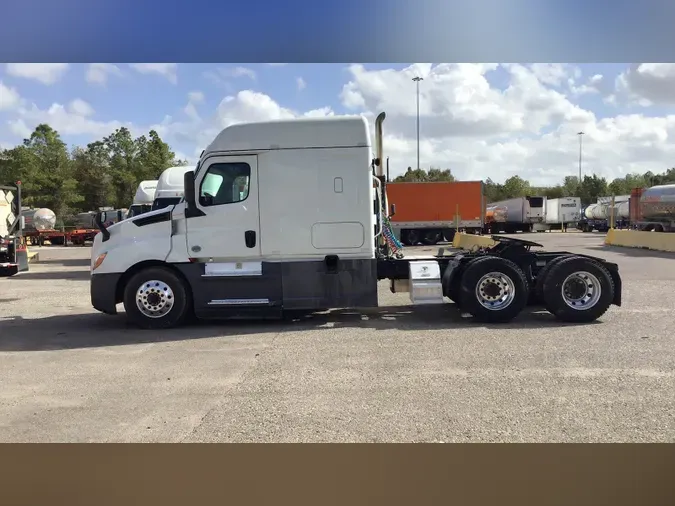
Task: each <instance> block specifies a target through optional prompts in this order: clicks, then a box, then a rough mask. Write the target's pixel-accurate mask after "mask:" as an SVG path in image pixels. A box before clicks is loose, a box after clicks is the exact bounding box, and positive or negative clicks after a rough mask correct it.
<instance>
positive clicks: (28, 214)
mask: <svg viewBox="0 0 675 506" xmlns="http://www.w3.org/2000/svg"><path fill="white" fill-rule="evenodd" d="M21 216H22V217H23V222H24V230H26V231H27V232H32V231H34V230H36V231H38V232H41V231H44V230H54V227H56V214H54V211H52V210H51V209H47V208H46V207H43V208H40V209H23V210H22V211H21Z"/></svg>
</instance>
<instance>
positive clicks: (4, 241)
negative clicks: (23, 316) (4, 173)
mask: <svg viewBox="0 0 675 506" xmlns="http://www.w3.org/2000/svg"><path fill="white" fill-rule="evenodd" d="M23 222H24V220H23V218H22V217H21V183H20V182H17V183H16V184H15V185H3V186H0V276H13V275H15V274H17V273H19V272H25V271H27V270H28V250H27V249H26V242H25V240H24V238H23Z"/></svg>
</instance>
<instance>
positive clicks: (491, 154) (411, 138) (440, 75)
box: [341, 64, 675, 184]
mask: <svg viewBox="0 0 675 506" xmlns="http://www.w3.org/2000/svg"><path fill="white" fill-rule="evenodd" d="M501 67H502V69H503V70H504V71H505V72H506V73H507V74H508V84H507V85H506V86H505V87H504V88H497V87H495V86H491V85H490V82H489V81H488V79H487V78H486V74H487V73H488V72H490V71H491V70H492V69H494V68H495V66H494V65H489V64H488V65H483V64H481V65H474V64H440V65H436V66H432V65H428V64H416V65H413V66H411V67H408V68H405V69H402V70H395V69H388V70H366V68H365V67H364V66H362V65H352V66H351V67H349V73H350V81H349V82H348V83H347V84H346V85H345V86H344V88H343V90H342V94H341V99H342V103H343V105H344V106H345V107H347V108H348V109H350V110H353V111H361V112H365V113H366V114H369V115H370V116H371V117H372V116H373V115H374V114H376V113H377V112H379V111H382V110H384V111H386V112H387V120H386V121H385V125H384V131H385V150H386V155H387V156H389V157H390V165H391V169H392V174H400V173H402V172H403V171H404V170H405V168H407V167H408V166H414V165H415V163H416V160H415V158H416V120H415V117H416V104H415V83H414V82H412V78H413V77H414V76H416V75H419V76H421V77H423V78H424V80H423V81H422V82H421V83H420V116H421V117H420V130H421V142H420V158H421V165H422V166H423V167H429V166H430V165H433V166H440V167H444V168H450V169H452V170H453V171H454V172H455V173H456V174H457V175H458V176H460V177H461V178H464V179H486V178H488V177H490V178H492V179H493V180H496V181H503V180H505V179H506V178H508V177H510V176H512V175H515V174H517V175H520V176H521V177H523V178H526V179H529V180H531V181H532V182H533V183H535V184H556V183H558V182H560V181H561V180H562V179H563V178H564V176H566V175H575V174H576V173H577V170H578V169H577V163H578V140H577V137H576V132H578V131H579V130H583V131H584V132H586V136H585V137H584V160H585V161H584V165H583V167H582V170H583V172H584V173H586V174H588V173H592V172H596V173H598V174H599V175H602V176H605V177H608V178H610V179H613V178H615V177H621V176H623V175H625V174H626V173H629V172H633V171H636V172H640V173H642V172H645V171H647V170H652V171H654V172H661V171H663V170H665V169H666V168H668V167H670V166H671V165H672V160H673V158H675V142H673V140H675V116H664V117H661V118H650V117H646V116H642V115H618V116H616V117H614V118H603V119H598V118H597V117H596V115H595V114H594V113H593V112H592V111H589V110H585V109H583V108H581V107H580V106H579V105H578V104H576V103H574V102H572V101H571V99H570V98H569V97H568V96H566V95H565V94H564V93H562V91H559V90H558V89H554V88H552V86H555V87H562V85H563V83H565V82H566V83H567V84H568V87H570V88H571V91H577V92H579V91H585V92H587V91H588V90H587V89H586V88H584V87H587V88H588V89H590V88H593V89H594V90H596V91H598V92H602V90H604V88H603V87H605V86H606V83H605V81H606V80H605V79H604V78H603V77H602V76H601V75H600V74H596V75H593V76H591V77H590V78H588V79H586V80H585V81H583V82H582V83H581V84H579V85H575V84H574V83H575V82H577V80H579V79H580V78H581V75H580V71H579V70H578V69H576V68H575V67H565V66H556V65H546V66H541V65H540V66H529V67H527V66H524V65H520V64H504V65H502V66H501ZM570 80H571V82H570ZM547 83H548V84H547ZM673 88H674V89H675V87H673ZM572 96H573V94H572Z"/></svg>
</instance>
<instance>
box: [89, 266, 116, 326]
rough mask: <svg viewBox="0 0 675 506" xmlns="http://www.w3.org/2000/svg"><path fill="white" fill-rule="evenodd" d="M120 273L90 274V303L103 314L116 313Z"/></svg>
mask: <svg viewBox="0 0 675 506" xmlns="http://www.w3.org/2000/svg"><path fill="white" fill-rule="evenodd" d="M121 277H122V274H119V273H116V272H114V273H106V274H92V276H91V281H90V282H89V291H90V295H91V305H92V306H94V309H96V310H97V311H100V312H102V313H105V314H111V315H114V314H117V284H118V283H119V280H120V278H121Z"/></svg>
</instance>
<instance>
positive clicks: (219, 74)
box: [204, 67, 258, 90]
mask: <svg viewBox="0 0 675 506" xmlns="http://www.w3.org/2000/svg"><path fill="white" fill-rule="evenodd" d="M204 77H205V78H206V79H208V80H209V81H211V82H212V83H214V84H216V85H218V86H223V87H225V88H226V89H228V90H231V89H232V86H231V84H230V81H231V80H233V79H239V78H242V77H246V78H248V79H251V80H252V81H255V80H256V79H257V78H258V75H257V74H256V72H255V71H254V70H253V69H250V68H248V67H232V68H226V67H217V68H214V69H212V70H207V71H206V72H204Z"/></svg>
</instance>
